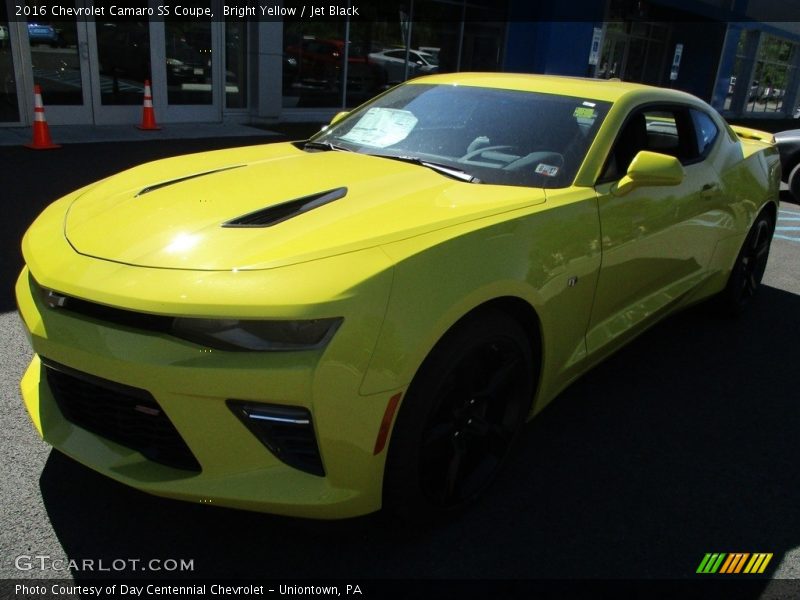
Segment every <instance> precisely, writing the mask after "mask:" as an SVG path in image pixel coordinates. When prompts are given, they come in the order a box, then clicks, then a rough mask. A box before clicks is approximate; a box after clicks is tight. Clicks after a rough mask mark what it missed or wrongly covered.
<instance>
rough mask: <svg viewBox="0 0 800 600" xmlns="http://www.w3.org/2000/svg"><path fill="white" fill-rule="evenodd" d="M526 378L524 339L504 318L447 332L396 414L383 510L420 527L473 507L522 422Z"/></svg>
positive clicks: (529, 366) (490, 316) (474, 320)
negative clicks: (463, 508)
mask: <svg viewBox="0 0 800 600" xmlns="http://www.w3.org/2000/svg"><path fill="white" fill-rule="evenodd" d="M534 373H535V363H534V354H533V351H532V349H531V343H530V340H529V339H528V337H527V336H526V335H525V334H524V333H523V331H522V329H521V327H520V325H519V324H518V323H517V322H516V321H515V320H514V319H512V318H511V317H509V316H507V315H505V314H504V313H500V312H497V311H487V312H483V313H480V314H478V315H475V316H474V317H470V318H469V320H468V321H465V322H463V323H461V324H459V325H457V326H456V328H455V329H453V330H451V331H450V332H448V333H447V335H445V337H444V338H443V339H442V340H441V341H440V342H439V343H438V344H437V345H436V347H435V348H434V349H433V351H432V352H431V354H430V355H429V356H428V358H427V359H426V360H425V362H424V363H423V365H422V367H421V368H420V371H419V372H418V373H417V376H416V377H415V378H414V381H413V382H412V384H411V387H410V388H409V391H408V393H407V395H406V397H405V399H404V400H403V403H402V405H401V407H400V412H399V414H398V417H397V422H396V424H395V427H394V432H393V434H392V439H391V443H390V446H389V454H388V457H387V463H386V472H385V477H384V507H385V508H386V509H387V510H388V511H389V512H391V513H393V514H395V515H399V516H400V517H402V518H403V520H405V521H406V522H408V521H411V522H416V523H418V524H419V523H422V524H425V523H430V522H432V521H434V520H436V519H438V518H440V517H443V516H445V515H446V514H448V513H451V512H455V511H457V510H458V509H460V508H461V507H463V506H464V505H466V504H468V503H470V502H472V501H473V500H475V499H476V498H477V497H478V496H479V495H480V494H481V493H482V492H483V491H485V490H486V488H488V487H489V485H490V484H491V483H492V481H494V478H495V476H496V475H497V473H498V471H499V470H500V467H501V466H502V464H503V462H504V459H505V457H506V456H507V454H508V451H509V448H510V447H511V445H512V442H513V441H514V439H515V438H516V436H517V434H518V432H519V430H520V428H521V427H522V425H523V423H524V422H525V418H526V417H527V415H528V411H529V409H530V406H531V400H532V398H533V392H534V388H535V385H534V384H535V381H534V380H535V376H534Z"/></svg>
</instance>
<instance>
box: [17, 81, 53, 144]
mask: <svg viewBox="0 0 800 600" xmlns="http://www.w3.org/2000/svg"><path fill="white" fill-rule="evenodd" d="M25 147H26V148H31V149H33V150H52V149H53V148H61V146H59V145H58V144H54V143H53V140H52V139H50V129H49V128H48V127H47V119H45V118H44V104H43V103H42V88H41V86H39V85H34V86H33V141H32V142H31V143H30V144H25Z"/></svg>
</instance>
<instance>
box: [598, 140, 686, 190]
mask: <svg viewBox="0 0 800 600" xmlns="http://www.w3.org/2000/svg"><path fill="white" fill-rule="evenodd" d="M683 176H684V172H683V165H681V163H680V161H679V160H678V159H677V158H675V157H674V156H668V155H667V154H660V153H658V152H649V151H647V150H642V151H641V152H639V154H637V155H636V156H635V157H634V159H633V161H631V165H630V166H629V167H628V172H627V173H626V174H625V176H624V177H623V178H622V179H620V180H619V182H618V183H617V185H616V186H614V187H613V188H612V190H611V192H612V193H613V194H614V195H615V196H624V195H625V194H627V193H628V192H630V191H632V190H633V189H635V188H637V187H646V186H651V185H658V186H663V185H678V184H679V183H681V182H682V181H683Z"/></svg>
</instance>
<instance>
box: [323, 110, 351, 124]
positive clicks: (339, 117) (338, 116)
mask: <svg viewBox="0 0 800 600" xmlns="http://www.w3.org/2000/svg"><path fill="white" fill-rule="evenodd" d="M349 114H350V111H348V110H343V111H342V112H338V113H336V114H335V115H333V118H332V119H331V122H330V123H329V124H328V126H329V127H330V126H331V125H333V124H334V123H336V122H338V121H341V120H342V119H344V118H345V117H346V116H347V115H349Z"/></svg>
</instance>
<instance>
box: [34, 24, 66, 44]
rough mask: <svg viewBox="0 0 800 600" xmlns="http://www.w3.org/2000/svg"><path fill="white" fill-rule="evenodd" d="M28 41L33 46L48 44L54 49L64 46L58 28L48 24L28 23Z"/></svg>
mask: <svg viewBox="0 0 800 600" xmlns="http://www.w3.org/2000/svg"><path fill="white" fill-rule="evenodd" d="M28 40H30V43H31V45H34V44H47V45H49V46H52V47H53V48H57V47H60V46H63V45H64V40H63V39H62V37H61V36H60V35H59V33H58V31H56V28H55V27H53V26H52V25H50V24H48V23H37V22H32V23H28Z"/></svg>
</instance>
